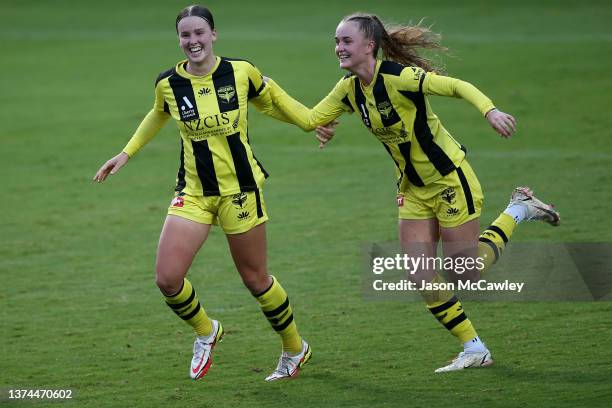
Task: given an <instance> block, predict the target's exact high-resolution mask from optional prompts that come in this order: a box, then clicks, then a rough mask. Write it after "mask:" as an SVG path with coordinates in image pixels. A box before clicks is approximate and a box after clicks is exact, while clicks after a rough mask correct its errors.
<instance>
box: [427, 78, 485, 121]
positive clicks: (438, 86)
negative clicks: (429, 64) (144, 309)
mask: <svg viewBox="0 0 612 408" xmlns="http://www.w3.org/2000/svg"><path fill="white" fill-rule="evenodd" d="M422 92H423V93H425V94H428V95H443V96H452V97H455V98H461V99H465V100H466V101H468V102H469V103H471V104H472V105H474V107H475V108H476V109H478V110H479V111H480V113H482V115H483V116H484V115H485V114H486V113H487V112H488V111H490V110H491V109H493V108H495V105H494V104H493V102H492V101H491V99H489V98H488V97H487V96H486V95H485V94H484V93H482V92H481V91H480V90H479V89H478V88H476V87H475V86H474V85H472V84H470V83H469V82H465V81H462V80H460V79H457V78H451V77H447V76H442V75H436V74H434V73H432V72H428V73H427V74H425V78H424V80H423V84H422Z"/></svg>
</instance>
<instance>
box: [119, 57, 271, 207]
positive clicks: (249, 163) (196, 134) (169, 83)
mask: <svg viewBox="0 0 612 408" xmlns="http://www.w3.org/2000/svg"><path fill="white" fill-rule="evenodd" d="M186 64H187V62H186V61H181V62H179V63H178V64H177V65H176V66H175V67H174V68H172V69H169V70H168V71H165V72H163V73H162V74H160V75H159V77H158V78H157V82H156V84H155V104H154V107H153V110H154V111H157V112H166V113H168V114H170V115H171V116H172V118H173V119H174V120H175V121H176V123H177V125H178V128H179V131H180V135H181V158H180V167H179V171H178V176H177V185H176V190H177V191H183V192H185V193H186V194H189V195H194V196H201V195H204V196H224V195H230V194H236V193H239V192H246V191H254V190H257V189H258V188H260V187H261V185H262V184H263V181H264V180H265V178H266V177H268V174H267V173H266V171H265V170H264V168H263V167H262V166H261V164H260V163H259V161H258V160H257V159H256V158H255V156H254V154H253V151H252V149H251V146H250V143H249V136H248V129H247V109H248V108H247V102H248V101H249V100H250V99H252V98H256V97H259V96H261V95H262V94H263V93H264V92H268V89H267V87H266V84H265V83H264V81H263V77H262V75H261V73H260V72H259V70H257V68H255V67H254V66H253V65H252V64H251V63H249V62H247V61H243V60H236V59H230V58H223V57H217V63H216V65H215V67H214V68H213V70H212V71H211V73H210V74H208V75H206V76H194V75H191V74H189V73H188V72H187V71H186ZM125 151H128V150H125ZM128 154H130V153H129V152H128ZM130 155H131V154H130Z"/></svg>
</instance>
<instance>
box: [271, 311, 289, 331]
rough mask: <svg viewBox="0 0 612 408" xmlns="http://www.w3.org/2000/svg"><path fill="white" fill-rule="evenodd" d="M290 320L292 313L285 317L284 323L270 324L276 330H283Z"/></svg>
mask: <svg viewBox="0 0 612 408" xmlns="http://www.w3.org/2000/svg"><path fill="white" fill-rule="evenodd" d="M291 322H293V313H291V315H289V317H288V318H287V320H285V322H284V323H282V324H279V325H278V326H275V325H272V327H273V328H274V330H276V331H277V332H279V331H283V330H285V329H286V328H287V327H288V326H289V325H290V324H291Z"/></svg>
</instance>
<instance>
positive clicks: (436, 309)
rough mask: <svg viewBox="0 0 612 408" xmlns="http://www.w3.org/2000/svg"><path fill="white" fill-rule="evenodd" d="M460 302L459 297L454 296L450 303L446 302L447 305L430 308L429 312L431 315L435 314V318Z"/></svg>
mask: <svg viewBox="0 0 612 408" xmlns="http://www.w3.org/2000/svg"><path fill="white" fill-rule="evenodd" d="M458 301H459V299H457V296H453V297H452V298H451V299H450V300H449V301H448V302H446V303H444V304H442V305H440V306H436V307H432V308H429V311H430V312H431V313H433V314H434V316H435V315H437V314H438V313H441V312H443V311H445V310H446V309H448V308H449V307H451V306H453V305H454V304H455V303H457V302H458Z"/></svg>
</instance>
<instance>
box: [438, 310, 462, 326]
mask: <svg viewBox="0 0 612 408" xmlns="http://www.w3.org/2000/svg"><path fill="white" fill-rule="evenodd" d="M466 319H467V316H466V315H465V313H463V312H462V313H461V314H460V315H459V316H457V317H455V318H454V319H453V320H451V321H450V322H448V323H442V324H443V325H444V327H446V328H447V329H448V330H452V329H453V328H454V327H455V326H457V325H458V324H459V323H461V322H462V321H464V320H466Z"/></svg>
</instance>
